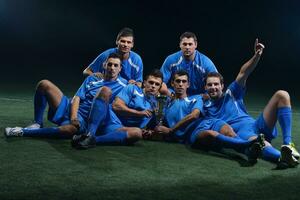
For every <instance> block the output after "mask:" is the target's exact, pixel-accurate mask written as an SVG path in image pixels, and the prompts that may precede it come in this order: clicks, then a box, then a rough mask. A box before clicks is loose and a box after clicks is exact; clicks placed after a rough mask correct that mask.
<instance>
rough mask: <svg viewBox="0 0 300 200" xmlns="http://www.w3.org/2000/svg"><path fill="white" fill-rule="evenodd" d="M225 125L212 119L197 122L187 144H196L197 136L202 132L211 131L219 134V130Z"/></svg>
mask: <svg viewBox="0 0 300 200" xmlns="http://www.w3.org/2000/svg"><path fill="white" fill-rule="evenodd" d="M225 124H226V122H225V121H223V120H220V119H214V118H204V119H202V120H199V122H198V123H197V126H196V127H195V128H194V129H193V130H192V132H191V135H190V137H189V143H190V144H194V143H195V142H196V139H197V136H198V135H199V134H201V132H203V131H207V130H213V131H216V132H220V130H221V128H222V127H223V126H224V125H225Z"/></svg>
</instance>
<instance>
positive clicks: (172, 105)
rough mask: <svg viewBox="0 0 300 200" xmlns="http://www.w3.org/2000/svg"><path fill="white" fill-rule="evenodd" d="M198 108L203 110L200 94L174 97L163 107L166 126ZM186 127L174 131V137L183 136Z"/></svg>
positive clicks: (174, 123)
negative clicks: (182, 97)
mask: <svg viewBox="0 0 300 200" xmlns="http://www.w3.org/2000/svg"><path fill="white" fill-rule="evenodd" d="M195 109H198V110H199V111H200V112H201V113H202V112H203V100H202V97H201V96H200V95H194V96H189V97H186V98H184V99H174V100H172V101H170V102H169V103H168V105H167V106H166V109H165V121H166V123H167V126H168V127H173V126H175V125H176V124H177V123H178V122H179V121H180V120H182V119H183V118H184V117H185V116H186V115H188V114H190V113H191V112H192V111H193V110H195ZM185 128H186V127H182V128H181V129H179V130H177V131H176V133H175V134H176V137H178V138H183V137H184V131H185Z"/></svg>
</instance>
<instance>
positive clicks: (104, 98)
mask: <svg viewBox="0 0 300 200" xmlns="http://www.w3.org/2000/svg"><path fill="white" fill-rule="evenodd" d="M111 95H112V92H111V89H110V88H108V87H105V86H104V87H101V88H100V89H99V91H98V93H97V95H96V96H95V98H94V101H93V104H92V107H91V111H90V114H89V119H88V130H87V132H88V133H89V134H91V135H93V136H96V131H97V129H98V127H99V126H100V125H101V124H102V123H103V122H104V120H105V119H106V116H107V113H108V107H109V105H108V104H109V99H110V97H111Z"/></svg>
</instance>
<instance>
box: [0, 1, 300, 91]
mask: <svg viewBox="0 0 300 200" xmlns="http://www.w3.org/2000/svg"><path fill="white" fill-rule="evenodd" d="M125 26H127V27H131V28H132V29H134V31H135V37H136V38H135V47H134V49H133V50H134V51H135V52H137V53H138V54H140V55H141V57H142V59H143V62H144V71H145V72H149V71H150V70H151V69H152V68H160V66H161V65H162V63H163V61H164V59H165V57H166V56H167V55H169V54H171V53H173V52H175V51H178V50H179V47H178V43H179V36H180V34H181V33H183V32H185V31H192V32H195V33H196V35H197V36H198V40H199V42H198V50H199V51H200V52H202V53H204V54H206V55H207V56H208V57H210V58H211V59H212V60H213V62H214V63H215V65H216V66H217V68H218V70H219V71H220V72H221V73H222V74H223V75H224V77H225V82H226V83H227V84H228V83H229V82H231V81H232V80H233V79H234V78H235V76H236V74H237V73H238V70H239V68H240V66H241V64H243V63H244V62H245V61H247V59H248V58H250V57H251V56H252V55H253V44H254V40H255V38H256V37H258V38H259V39H260V41H261V42H262V43H264V44H265V46H266V49H265V52H264V55H263V57H262V60H261V62H260V64H259V66H258V67H257V69H256V70H255V72H254V73H253V74H252V75H251V77H250V79H249V80H248V87H251V88H252V90H254V91H263V90H265V89H268V90H269V89H270V90H272V91H273V90H275V89H286V90H288V91H289V92H290V93H292V94H296V93H297V85H299V84H300V81H299V75H298V74H299V72H300V70H299V67H298V63H299V56H300V54H299V53H300V45H299V44H300V1H267V0H266V1H263V0H262V1H233V0H231V1H230V0H224V1H200V0H199V1H197V0H191V1H188V0H185V1H165V0H161V1H141V0H140V1H138V0H136V1H113V0H112V1H100V0H99V1H89V0H85V1H63V0H61V1H58V0H44V1H41V0H18V1H17V0H0V27H1V28H0V41H1V44H0V49H1V52H0V55H1V59H0V66H1V74H2V75H1V79H0V83H1V84H25V83H26V84H35V83H36V81H38V80H40V79H44V78H47V79H50V80H52V81H54V82H57V83H58V84H66V85H76V86H79V84H80V83H81V82H82V80H83V76H82V70H83V69H84V68H85V67H86V66H87V65H88V64H89V63H90V62H92V60H93V59H94V58H95V57H96V56H97V55H98V54H99V53H101V52H102V51H104V50H106V49H108V48H111V47H114V46H115V38H116V35H117V33H118V31H119V30H120V29H121V28H123V27H125Z"/></svg>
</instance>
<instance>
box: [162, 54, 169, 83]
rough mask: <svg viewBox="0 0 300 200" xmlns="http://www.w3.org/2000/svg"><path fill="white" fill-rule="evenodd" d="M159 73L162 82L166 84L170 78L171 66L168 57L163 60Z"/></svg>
mask: <svg viewBox="0 0 300 200" xmlns="http://www.w3.org/2000/svg"><path fill="white" fill-rule="evenodd" d="M160 71H161V73H162V74H163V77H164V82H165V83H166V84H168V82H169V81H170V78H171V74H172V72H171V68H170V58H169V57H167V58H166V60H165V61H164V63H163V65H162V66H161V68H160Z"/></svg>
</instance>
